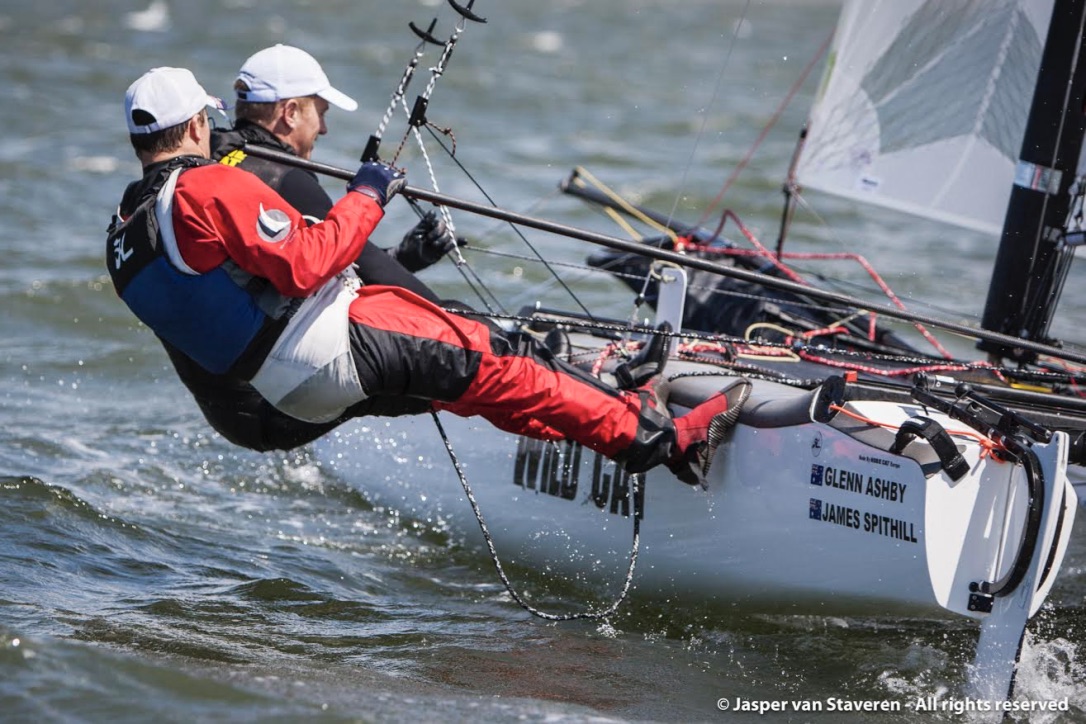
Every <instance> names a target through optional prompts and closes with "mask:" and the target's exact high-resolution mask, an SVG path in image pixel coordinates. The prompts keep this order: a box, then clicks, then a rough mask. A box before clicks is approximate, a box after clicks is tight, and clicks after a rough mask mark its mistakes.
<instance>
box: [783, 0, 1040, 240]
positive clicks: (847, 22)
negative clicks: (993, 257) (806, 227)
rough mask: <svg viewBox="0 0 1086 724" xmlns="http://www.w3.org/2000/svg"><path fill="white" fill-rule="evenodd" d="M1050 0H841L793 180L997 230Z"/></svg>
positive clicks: (838, 192) (1016, 154) (1021, 131)
mask: <svg viewBox="0 0 1086 724" xmlns="http://www.w3.org/2000/svg"><path fill="white" fill-rule="evenodd" d="M1051 16H1052V0H984V2H980V1H978V0H973V1H968V0H875V1H874V2H872V1H871V0H849V2H847V3H846V4H845V7H844V8H843V10H842V13H841V19H840V22H839V24H838V27H837V31H836V35H835V37H834V42H833V47H832V49H831V51H830V56H829V60H828V62H827V65H826V72H825V76H824V78H823V80H822V85H821V88H820V90H819V95H818V98H817V100H816V103H815V106H814V108H813V109H812V112H811V116H810V120H809V133H808V138H807V142H806V148H805V150H804V153H803V154H802V156H801V158H800V161H799V165H798V168H797V178H798V181H799V183H800V185H801V186H803V187H806V188H814V189H818V190H821V191H827V192H830V193H833V194H837V195H841V196H846V197H850V198H855V199H859V200H862V201H865V202H869V203H877V204H881V205H884V206H888V207H891V208H896V209H900V210H903V211H908V212H911V213H915V214H919V215H921V216H925V217H928V218H933V219H938V220H942V221H946V222H949V223H953V224H957V225H959V226H964V227H968V228H973V229H978V230H981V231H986V232H990V233H993V234H998V233H999V232H1000V229H1001V228H1002V225H1003V220H1004V213H1005V211H1006V207H1007V200H1008V198H1009V194H1010V189H1011V185H1012V181H1013V179H1014V172H1015V163H1016V160H1017V158H1018V153H1019V151H1020V149H1021V143H1022V136H1023V133H1024V130H1025V127H1026V120H1027V116H1028V113H1029V108H1030V102H1031V100H1032V97H1033V90H1034V84H1035V82H1036V77H1037V73H1038V69H1039V67H1040V62H1041V53H1042V49H1043V46H1044V38H1045V36H1046V33H1047V30H1048V24H1049V21H1050V18H1051Z"/></svg>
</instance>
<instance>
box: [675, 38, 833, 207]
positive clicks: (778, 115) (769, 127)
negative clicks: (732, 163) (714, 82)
mask: <svg viewBox="0 0 1086 724" xmlns="http://www.w3.org/2000/svg"><path fill="white" fill-rule="evenodd" d="M831 40H833V33H830V34H829V35H828V36H827V37H826V39H825V40H824V41H822V47H820V48H819V49H818V52H817V53H815V54H814V57H812V58H811V60H810V62H809V63H807V67H806V68H804V69H803V72H802V73H800V75H799V79H798V80H797V81H796V82H795V83H793V84H792V87H791V88H790V89H789V90H788V93H787V95H785V97H784V99H783V100H782V101H781V102H780V104H779V105H778V106H777V110H775V111H774V112H773V115H772V116H771V117H770V119H769V122H768V123H767V124H766V125H765V127H764V128H763V129H762V132H761V134H759V136H758V138H757V140H755V141H754V144H753V145H752V146H751V147H750V149H749V150H748V151H747V155H746V156H744V157H743V160H742V161H740V162H739V164H738V165H737V166H736V167H735V168H734V169H732V172H731V175H730V176H728V179H727V180H726V181H725V182H724V186H723V188H721V189H720V193H718V194H717V195H716V198H715V199H713V201H712V203H710V204H709V206H707V207H706V208H705V212H704V213H703V214H702V217H701V219H700V220H699V221H698V223H696V224H694V226H695V227H698V226H701V225H703V224H704V223H705V222H706V221H707V220H708V219H709V217H710V216H712V215H713V209H714V208H716V206H717V204H719V203H720V201H721V200H722V199H723V198H724V194H726V193H727V192H728V189H729V188H731V185H732V184H733V183H735V180H736V179H737V178H739V174H741V173H742V172H743V170H744V169H745V168H746V167H747V164H749V163H750V160H751V159H752V158H753V157H754V153H755V151H757V150H758V147H759V146H761V145H762V142H763V141H765V139H766V136H768V135H769V131H770V130H772V128H773V126H775V125H777V121H779V120H780V118H781V114H782V113H784V109H785V108H787V107H788V104H789V103H791V102H792V98H794V97H795V95H796V93H798V92H799V89H800V88H802V87H803V84H804V82H805V81H806V80H807V76H808V75H810V74H811V71H812V70H813V69H814V67H815V65H816V64H817V63H818V61H819V60H820V59H821V58H822V56H823V55H824V54H825V53H826V48H828V47H829V45H830V41H831Z"/></svg>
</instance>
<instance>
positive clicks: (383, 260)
mask: <svg viewBox="0 0 1086 724" xmlns="http://www.w3.org/2000/svg"><path fill="white" fill-rule="evenodd" d="M279 193H280V195H281V196H282V197H283V198H284V199H286V201H287V202H288V203H289V204H290V205H291V206H293V207H294V208H295V209H297V210H298V211H300V212H302V216H305V217H312V218H316V219H323V218H324V217H325V216H327V215H328V211H329V210H330V209H331V208H332V199H331V198H329V196H328V193H327V192H326V191H325V190H324V188H323V187H322V186H321V185H320V183H319V182H318V181H317V179H316V177H315V176H313V174H311V173H309V172H308V171H303V170H301V169H294V170H292V171H289V172H287V173H286V174H284V176H283V180H282V182H281V187H280V189H279ZM355 272H357V273H358V278H359V279H361V280H362V282H363V283H365V284H383V285H385V286H393V287H403V288H404V289H408V290H410V291H412V292H414V293H415V294H418V295H419V296H420V297H422V298H423V299H426V300H428V301H431V302H433V303H434V304H437V303H439V301H440V300H439V299H438V296H437V295H436V294H434V292H433V290H432V289H430V287H428V286H426V285H425V284H423V283H422V282H421V281H419V278H418V277H416V276H415V275H414V274H412V273H411V272H409V271H407V269H405V268H404V267H403V265H402V264H400V262H398V261H396V260H395V259H393V258H392V257H391V256H390V255H389V254H388V252H386V251H385V250H384V249H382V248H380V247H378V246H377V245H375V244H366V246H365V247H364V248H363V249H362V253H361V254H360V255H359V257H358V261H357V262H356V264H355Z"/></svg>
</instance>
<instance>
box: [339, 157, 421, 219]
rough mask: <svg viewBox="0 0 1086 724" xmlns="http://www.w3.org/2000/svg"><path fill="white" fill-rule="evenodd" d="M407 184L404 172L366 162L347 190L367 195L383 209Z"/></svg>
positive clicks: (374, 162)
mask: <svg viewBox="0 0 1086 724" xmlns="http://www.w3.org/2000/svg"><path fill="white" fill-rule="evenodd" d="M406 183H407V181H406V180H405V179H404V175H403V172H402V171H399V170H397V169H394V168H392V167H391V166H386V165H385V164H383V163H378V162H376V161H366V162H365V163H363V164H362V165H361V166H359V167H358V173H356V174H355V175H354V178H353V179H351V181H350V183H348V184H347V190H348V191H357V192H359V193H361V194H365V195H366V196H369V197H371V198H373V199H374V200H375V201H376V202H377V203H379V204H380V205H381V206H382V208H383V207H384V206H385V204H387V203H388V202H389V200H390V199H391V198H392V197H393V196H395V195H396V194H398V193H399V192H400V190H401V189H402V188H403V187H404V184H406Z"/></svg>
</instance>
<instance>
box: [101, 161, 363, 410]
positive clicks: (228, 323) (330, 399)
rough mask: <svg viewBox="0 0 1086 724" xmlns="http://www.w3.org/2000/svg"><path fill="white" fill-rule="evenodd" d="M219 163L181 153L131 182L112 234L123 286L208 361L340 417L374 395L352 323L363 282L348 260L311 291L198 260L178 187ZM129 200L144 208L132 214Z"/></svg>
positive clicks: (193, 354) (114, 273) (165, 333)
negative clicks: (185, 243) (191, 250)
mask: <svg viewBox="0 0 1086 724" xmlns="http://www.w3.org/2000/svg"><path fill="white" fill-rule="evenodd" d="M210 163H213V162H211V161H208V160H206V159H199V158H195V157H180V158H178V159H173V160H171V161H169V162H167V163H165V164H163V165H162V166H161V167H160V168H157V169H154V170H152V171H151V172H150V173H149V174H148V175H147V176H145V177H144V179H143V180H142V181H140V182H137V183H136V184H134V185H133V186H130V187H129V189H128V190H127V191H126V193H125V202H122V209H121V211H119V212H118V215H117V216H114V220H113V223H111V224H110V228H109V230H108V236H107V243H106V266H107V268H108V269H109V273H110V277H111V278H112V280H113V285H114V288H115V289H116V290H117V294H118V295H119V296H120V297H121V299H122V300H123V301H124V302H125V304H127V305H128V307H129V308H130V309H131V310H132V312H133V313H134V314H135V315H136V317H138V318H139V319H140V321H142V322H143V323H144V324H146V325H147V326H148V327H150V328H151V330H152V331H154V333H155V334H156V335H158V336H159V337H160V338H161V339H162V340H164V341H165V342H166V343H168V344H170V345H172V346H173V347H175V348H176V349H178V350H179V351H181V352H182V353H183V354H184V355H186V356H187V357H189V358H191V359H192V360H193V361H195V362H196V363H197V364H199V365H200V366H201V367H202V368H204V369H206V370H207V371H209V372H211V373H213V374H229V375H231V376H234V377H238V378H241V379H243V380H247V381H249V382H250V383H251V384H252V386H253V387H254V388H255V389H256V390H257V391H258V392H260V394H261V395H262V396H263V397H264V398H265V399H267V400H268V401H269V402H270V403H272V404H273V405H274V406H275V407H277V408H278V409H279V410H281V411H283V412H285V413H286V414H288V415H291V416H292V417H296V418H298V419H301V420H305V421H308V422H327V421H330V420H334V419H336V418H337V417H339V416H340V415H342V414H343V413H344V412H345V411H346V409H347V408H348V407H350V406H351V405H353V404H355V403H357V402H360V401H361V400H363V399H365V398H366V393H365V391H364V390H363V389H362V385H361V383H360V382H359V379H358V372H357V370H356V369H355V366H354V362H353V359H352V357H351V352H350V344H349V338H348V323H347V310H348V307H349V306H350V303H351V301H353V300H354V298H355V297H356V294H357V290H358V289H359V287H360V282H359V281H358V278H357V277H356V276H355V275H354V273H353V271H351V270H349V269H348V270H345V271H344V272H341V273H340V274H339V275H337V276H336V277H333V278H332V279H331V280H330V281H329V282H327V283H326V284H325V285H324V286H322V287H321V288H320V289H319V290H317V292H316V293H315V294H313V295H312V296H310V297H308V298H306V299H304V300H303V299H297V298H291V297H286V296H284V295H282V294H280V293H279V292H278V291H277V290H276V289H275V288H274V286H273V285H272V284H271V282H269V281H268V280H267V279H263V278H261V277H257V276H255V275H252V274H249V273H248V272H245V271H244V270H242V269H241V268H240V267H238V266H237V265H236V264H235V263H234V262H232V261H229V260H227V261H225V262H223V263H222V264H221V265H219V266H218V267H215V268H214V269H211V270H210V271H207V272H204V273H199V272H196V271H195V270H193V269H192V268H191V267H189V266H188V264H186V263H185V260H184V259H183V258H182V257H181V254H180V252H179V250H178V247H177V238H176V236H175V233H174V225H173V213H172V211H173V195H174V189H175V187H176V184H177V178H178V176H180V174H181V173H184V172H186V171H188V170H189V169H192V168H195V167H198V166H203V165H206V164H210ZM254 181H255V178H254ZM126 202H128V203H126ZM129 204H133V205H134V207H135V208H134V210H133V212H132V213H131V214H130V215H128V216H126V217H123V218H122V216H121V215H120V214H121V213H122V212H123V211H125V210H127V208H131V207H130V206H129Z"/></svg>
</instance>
